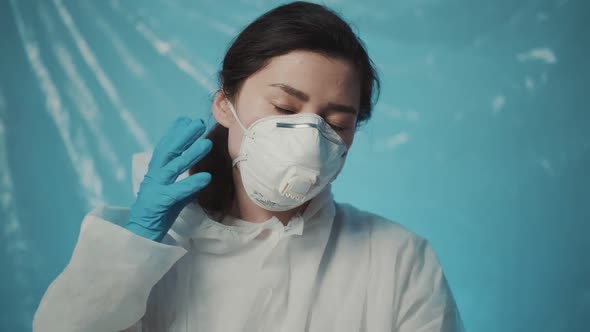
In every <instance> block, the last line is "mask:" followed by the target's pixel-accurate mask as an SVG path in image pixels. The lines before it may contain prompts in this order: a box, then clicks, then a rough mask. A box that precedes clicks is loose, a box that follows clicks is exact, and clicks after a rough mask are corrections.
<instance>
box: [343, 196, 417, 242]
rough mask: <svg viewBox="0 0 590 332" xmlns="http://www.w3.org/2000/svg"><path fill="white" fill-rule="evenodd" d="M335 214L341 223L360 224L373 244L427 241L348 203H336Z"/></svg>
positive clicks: (404, 227)
mask: <svg viewBox="0 0 590 332" xmlns="http://www.w3.org/2000/svg"><path fill="white" fill-rule="evenodd" d="M336 209H337V213H338V214H339V215H340V218H341V219H342V222H343V223H349V224H360V225H363V227H366V229H367V230H368V231H369V232H370V235H371V239H372V241H374V242H378V243H380V242H385V243H398V244H403V243H408V242H413V243H416V242H427V239H425V238H424V237H422V236H421V235H419V234H417V233H415V232H414V231H412V230H410V229H409V228H407V227H406V226H404V225H402V224H401V223H399V222H398V221H396V220H393V219H389V218H386V217H384V216H382V215H380V214H377V213H374V212H369V211H366V210H363V209H360V208H358V207H356V206H353V205H351V204H349V203H336Z"/></svg>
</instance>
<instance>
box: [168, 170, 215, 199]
mask: <svg viewBox="0 0 590 332" xmlns="http://www.w3.org/2000/svg"><path fill="white" fill-rule="evenodd" d="M209 182H211V173H209V172H199V173H197V174H193V175H191V176H189V177H188V178H186V179H183V180H182V181H178V182H175V183H173V184H171V185H170V186H168V189H169V193H168V195H170V196H171V197H173V198H174V199H175V200H177V201H182V200H184V199H185V198H187V197H188V196H190V195H192V194H194V193H196V192H197V191H199V190H201V189H203V188H204V187H205V186H206V185H208V184H209Z"/></svg>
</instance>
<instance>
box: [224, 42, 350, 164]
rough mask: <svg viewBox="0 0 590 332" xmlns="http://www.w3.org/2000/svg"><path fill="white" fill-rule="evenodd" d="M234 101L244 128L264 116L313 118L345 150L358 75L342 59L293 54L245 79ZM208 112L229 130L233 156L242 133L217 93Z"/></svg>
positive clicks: (315, 54)
mask: <svg viewBox="0 0 590 332" xmlns="http://www.w3.org/2000/svg"><path fill="white" fill-rule="evenodd" d="M233 103H234V104H233V105H234V107H235V109H236V112H237V115H238V117H239V118H240V121H241V122H242V124H243V125H244V126H245V127H246V128H248V127H249V126H250V125H251V124H252V123H253V122H254V121H256V120H258V119H261V118H263V117H266V116H269V115H288V114H295V113H303V112H308V113H315V114H318V115H320V116H322V117H323V118H324V120H325V121H326V123H328V124H329V125H330V126H331V127H332V128H333V129H334V130H335V131H336V132H337V133H338V134H339V135H340V136H341V137H342V139H343V140H344V142H345V143H346V145H347V147H349V148H350V146H351V145H352V141H353V138H354V132H355V125H356V119H357V115H358V110H359V106H360V82H359V76H358V74H357V73H356V70H355V68H354V67H353V65H352V64H350V63H348V62H346V61H344V60H339V59H334V58H328V57H326V56H323V55H321V54H318V53H313V52H310V51H293V52H290V53H288V54H285V55H282V56H279V57H275V58H273V59H272V60H271V62H270V63H269V64H268V65H267V66H266V67H265V68H264V69H262V70H260V71H258V72H257V73H255V74H253V75H251V76H250V77H249V78H248V79H246V81H245V82H244V84H243V86H242V89H241V91H240V93H239V95H238V96H237V98H236V100H234V101H233ZM213 113H214V115H215V118H216V120H217V121H218V122H219V123H220V124H221V125H223V126H225V127H227V128H228V129H229V137H228V149H229V154H230V156H231V158H232V159H233V158H236V156H237V155H238V154H239V150H240V144H241V142H242V129H241V127H240V126H239V124H238V123H237V122H236V121H235V118H234V117H233V115H232V113H231V111H230V110H229V107H228V106H227V105H226V104H225V101H224V96H223V94H222V93H218V94H217V96H216V98H215V102H214V105H213Z"/></svg>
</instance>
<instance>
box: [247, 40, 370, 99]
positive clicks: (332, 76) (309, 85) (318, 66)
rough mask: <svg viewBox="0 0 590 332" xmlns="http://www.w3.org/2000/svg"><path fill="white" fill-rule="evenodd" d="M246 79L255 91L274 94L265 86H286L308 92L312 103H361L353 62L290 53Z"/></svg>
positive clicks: (312, 54)
mask: <svg viewBox="0 0 590 332" xmlns="http://www.w3.org/2000/svg"><path fill="white" fill-rule="evenodd" d="M248 80H250V81H251V82H250V83H252V85H254V86H256V87H258V88H264V89H274V90H277V92H279V89H276V88H272V87H269V86H268V85H269V84H275V83H281V84H288V85H290V86H292V87H294V88H296V89H299V90H302V91H303V92H305V93H307V94H308V95H309V97H310V101H312V102H313V101H315V102H318V103H323V102H344V103H348V104H352V105H358V103H359V100H360V82H359V77H358V73H357V71H356V68H355V67H354V66H353V65H352V63H350V62H348V61H346V60H342V59H337V58H332V57H328V56H325V55H322V54H319V53H315V52H310V51H293V52H290V53H287V54H285V55H281V56H278V57H274V58H272V59H271V61H270V63H269V64H268V65H267V66H266V67H265V68H264V69H262V70H260V71H259V72H257V73H256V74H254V75H252V76H251V77H250V78H249V79H248Z"/></svg>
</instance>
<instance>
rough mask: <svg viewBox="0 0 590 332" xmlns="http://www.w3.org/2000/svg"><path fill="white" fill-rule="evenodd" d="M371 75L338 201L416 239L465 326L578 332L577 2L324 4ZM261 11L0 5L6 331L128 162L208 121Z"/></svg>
mask: <svg viewBox="0 0 590 332" xmlns="http://www.w3.org/2000/svg"><path fill="white" fill-rule="evenodd" d="M325 3H326V4H328V5H329V6H331V7H332V8H334V9H335V10H336V11H338V12H340V13H341V14H342V15H343V17H344V18H345V19H346V20H348V21H349V22H350V23H351V24H352V25H353V27H354V29H355V31H358V33H359V34H360V37H361V38H362V39H363V40H364V41H365V43H366V45H367V47H368V51H369V54H370V56H371V57H372V58H373V59H374V61H375V62H376V64H377V67H378V70H379V72H380V74H381V78H382V81H383V90H382V94H381V98H380V99H379V102H378V104H377V105H376V108H375V110H374V115H373V119H372V120H370V122H369V123H368V124H367V125H366V126H364V127H362V128H361V130H360V132H358V134H357V136H356V139H355V143H354V145H353V147H352V150H351V154H350V156H349V158H348V162H347V164H346V166H345V169H344V170H343V173H342V174H341V175H340V176H339V178H338V180H337V181H336V182H335V184H334V194H335V196H336V200H337V201H342V202H350V203H352V204H354V205H356V206H358V207H360V208H363V209H366V210H369V211H373V212H376V213H379V214H382V215H384V216H386V217H388V218H390V219H393V220H396V221H398V222H400V223H402V224H404V225H405V226H407V227H408V228H410V229H412V230H414V231H415V232H417V233H418V234H420V235H422V236H424V237H426V238H428V239H429V240H430V241H431V242H432V244H433V246H434V248H435V250H436V252H437V254H438V256H439V259H440V261H441V263H442V264H443V267H444V270H445V272H446V275H447V277H448V279H449V282H450V284H451V287H452V289H453V291H454V294H455V297H456V299H457V302H458V304H459V306H460V310H461V313H462V316H463V320H464V321H465V325H466V328H467V330H469V331H482V332H487V331H489V332H492V331H548V332H549V331H551V332H553V331H588V327H587V326H588V323H587V319H588V318H590V259H589V258H588V254H589V253H590V239H589V235H588V234H589V231H590V227H589V221H590V209H589V207H588V206H589V205H590V189H589V188H590V175H589V174H590V172H589V170H590V137H589V129H590V128H589V127H590V113H589V112H588V106H587V104H586V102H587V96H588V93H589V92H590V91H589V88H588V87H589V86H590V66H589V65H588V59H589V57H588V56H589V54H588V46H589V45H590V43H589V39H590V38H589V35H590V34H589V33H588V32H589V31H590V29H589V25H590V23H589V20H588V17H589V16H588V13H589V12H590V11H589V9H590V6H589V4H588V2H587V1H583V0H578V1H575V0H569V1H568V0H556V1H553V0H551V1H549V0H547V1H545V0H527V1H512V0H494V1H470V0H454V1H451V0H447V1H442V0H397V1H368V0H365V1H355V0H345V1H326V2H325ZM277 4H278V2H272V1H246V0H244V1H231V2H230V1H188V0H185V1H181V0H178V1H165V0H157V1H111V0H109V1H98V0H96V1H88V0H86V1H58V0H55V1H54V0H47V1H25V0H22V1H19V0H11V1H8V0H1V1H0V29H1V30H0V31H2V38H1V39H0V221H1V228H0V234H1V236H2V240H1V242H0V263H1V266H2V268H1V270H2V272H1V275H0V278H1V279H0V330H2V331H27V330H30V324H31V319H32V315H33V313H34V311H35V309H36V307H37V305H38V302H39V300H40V298H41V296H42V295H43V293H44V292H45V290H46V288H47V286H48V285H49V283H50V282H51V281H52V280H53V279H54V278H55V277H56V276H57V274H59V273H60V272H61V271H62V269H63V268H64V267H65V265H66V264H67V262H68V260H69V258H70V255H71V253H72V250H73V247H74V245H75V243H76V240H77V235H78V232H79V226H80V222H81V220H82V218H83V216H84V215H85V214H86V213H87V212H88V211H89V210H90V209H91V208H92V207H93V206H94V205H96V204H112V205H119V206H129V205H130V204H131V203H132V201H133V193H132V190H131V178H130V168H131V154H132V153H135V152H140V151H146V150H149V149H151V148H152V146H153V144H155V143H156V142H157V140H158V139H159V137H161V135H162V134H163V132H164V130H165V129H166V128H167V127H168V126H169V125H170V124H171V123H172V121H173V119H174V118H176V117H177V116H179V115H190V116H192V117H203V118H205V119H206V120H208V123H209V125H212V124H213V123H214V119H213V118H212V117H211V116H210V106H211V96H212V92H213V91H214V90H215V88H216V84H217V77H216V71H217V70H218V69H219V67H220V62H221V60H222V58H223V55H224V52H225V50H226V48H227V46H228V44H229V42H230V41H231V39H232V38H233V37H234V36H235V35H236V34H237V33H238V32H239V31H240V29H242V28H243V27H245V26H246V25H247V24H248V23H249V22H251V21H252V20H253V19H254V18H256V17H257V16H258V15H260V14H262V13H263V12H265V11H266V10H268V9H270V8H272V7H274V6H275V5H277Z"/></svg>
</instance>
